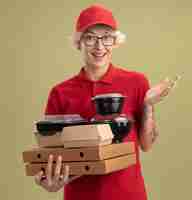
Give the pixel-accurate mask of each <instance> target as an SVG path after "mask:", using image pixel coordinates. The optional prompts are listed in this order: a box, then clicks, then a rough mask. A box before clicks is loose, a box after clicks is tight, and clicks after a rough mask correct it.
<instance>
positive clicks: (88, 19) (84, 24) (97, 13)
mask: <svg viewBox="0 0 192 200" xmlns="http://www.w3.org/2000/svg"><path fill="white" fill-rule="evenodd" d="M95 24H105V25H108V26H111V27H112V28H113V29H117V22H116V20H115V19H114V17H113V15H112V12H111V11H110V10H109V9H107V8H104V7H103V6H102V5H99V4H94V5H92V6H90V7H88V8H86V9H84V10H82V12H81V13H80V15H79V17H78V19H77V22H76V31H77V32H84V31H85V30H86V29H87V28H89V27H90V26H92V25H95Z"/></svg>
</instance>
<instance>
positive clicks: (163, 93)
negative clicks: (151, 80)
mask: <svg viewBox="0 0 192 200" xmlns="http://www.w3.org/2000/svg"><path fill="white" fill-rule="evenodd" d="M170 91H171V88H167V89H166V90H164V91H163V92H162V93H161V94H160V98H162V97H165V96H168V94H169V93H170Z"/></svg>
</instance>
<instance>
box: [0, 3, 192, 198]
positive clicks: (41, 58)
mask: <svg viewBox="0 0 192 200" xmlns="http://www.w3.org/2000/svg"><path fill="white" fill-rule="evenodd" d="M93 2H94V1H88V0H87V1H86V0H84V1H75V0H73V1H67V0H54V1H53V0H33V1H30V0H17V1H16V0H6V1H2V0H1V2H0V15H1V16H0V22H1V26H0V34H1V37H0V53H1V54H0V55H1V59H0V69H1V72H0V81H1V84H0V91H1V98H0V99H1V100H0V111H1V126H0V127H1V140H0V148H1V151H0V156H1V170H0V197H1V199H4V200H12V199H19V200H26V199H27V200H33V199H52V200H53V199H62V195H63V194H62V192H59V193H54V194H49V193H47V192H44V191H43V190H42V189H40V188H38V187H37V186H36V185H35V184H34V181H33V178H31V177H25V173H24V165H23V163H22V156H21V153H22V151H24V150H26V149H28V148H29V147H30V146H31V145H32V144H35V139H34V136H33V134H32V128H33V122H34V121H35V120H37V119H39V118H40V117H41V116H42V113H43V109H44V105H45V102H46V98H47V94H48V91H49V89H50V88H51V86H53V85H54V84H55V83H57V82H59V81H61V80H63V79H64V78H66V77H68V76H70V75H71V74H72V73H74V72H76V71H78V70H79V68H80V66H81V64H82V62H81V60H80V55H79V53H78V51H76V50H74V49H73V48H71V46H70V45H71V44H70V39H69V37H70V35H71V33H72V31H73V26H74V19H75V17H76V16H77V15H78V13H79V11H80V10H81V9H82V8H84V7H86V6H88V5H90V3H93ZM99 2H100V3H104V4H105V5H106V6H108V7H110V8H111V9H112V10H113V11H114V15H115V16H116V17H117V19H118V20H119V22H120V29H121V31H122V32H124V33H127V35H128V38H127V42H126V44H124V45H123V46H122V47H120V48H119V49H116V50H115V51H114V59H113V61H114V63H115V64H119V65H122V66H125V67H127V68H130V69H133V70H138V71H142V72H144V73H146V74H147V76H148V77H149V78H150V80H151V83H152V84H155V83H157V82H158V81H159V80H161V79H162V78H164V77H166V76H170V77H174V76H175V75H176V74H180V73H183V78H182V79H181V81H180V82H179V84H178V85H177V88H176V90H174V91H173V92H172V94H171V96H170V97H169V98H167V101H165V102H163V103H161V104H159V105H157V106H156V112H157V120H158V124H159V129H160V137H159V139H158V142H157V143H156V144H155V145H154V147H153V150H152V151H151V152H149V153H142V162H143V170H144V176H145V181H146V185H147V190H148V193H149V197H150V198H149V199H150V200H162V199H163V200H164V199H174V200H180V199H183V196H185V199H190V198H191V197H192V190H191V178H192V173H191V168H192V159H191V152H190V151H191V148H190V145H191V140H192V134H191V133H192V123H191V113H192V112H191V111H192V109H191V106H192V103H191V102H192V101H191V100H192V94H191V92H190V90H191V83H192V82H191V73H192V68H191V67H192V60H191V56H190V55H191V53H190V52H191V43H192V39H191V38H192V28H191V22H192V2H191V1H189V0H182V1H181V0H162V1H154V0H146V1H141V0H140V1H139V0H135V1H131V0H127V1H125V0H124V1H110V0H106V1H99Z"/></svg>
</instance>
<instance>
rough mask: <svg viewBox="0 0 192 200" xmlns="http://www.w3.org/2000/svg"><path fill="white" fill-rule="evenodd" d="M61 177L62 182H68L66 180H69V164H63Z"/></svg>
mask: <svg viewBox="0 0 192 200" xmlns="http://www.w3.org/2000/svg"><path fill="white" fill-rule="evenodd" d="M61 178H62V182H63V183H65V184H67V183H68V181H69V166H68V165H65V167H64V174H62V176H61Z"/></svg>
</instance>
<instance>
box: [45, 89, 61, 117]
mask: <svg viewBox="0 0 192 200" xmlns="http://www.w3.org/2000/svg"><path fill="white" fill-rule="evenodd" d="M58 114H62V106H61V100H60V95H59V92H58V91H57V89H56V88H53V89H51V91H50V93H49V96H48V100H47V104H46V107H45V115H58Z"/></svg>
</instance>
